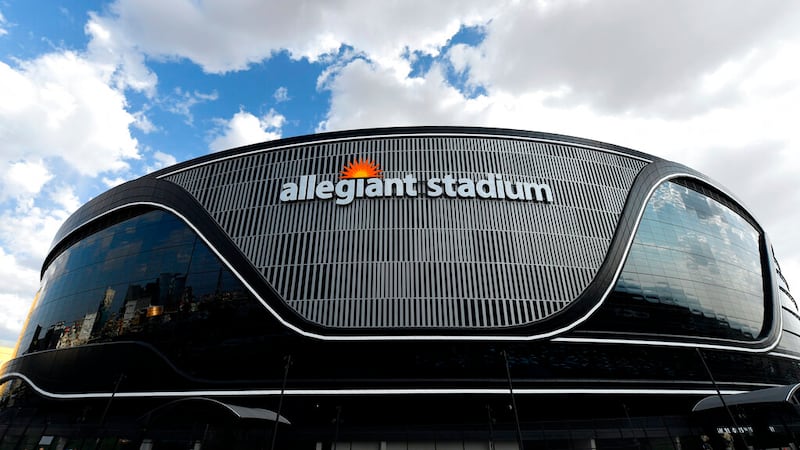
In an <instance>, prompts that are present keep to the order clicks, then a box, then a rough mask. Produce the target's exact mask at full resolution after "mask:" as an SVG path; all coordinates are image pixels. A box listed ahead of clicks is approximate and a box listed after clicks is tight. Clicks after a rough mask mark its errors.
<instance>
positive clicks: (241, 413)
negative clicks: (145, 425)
mask: <svg viewBox="0 0 800 450" xmlns="http://www.w3.org/2000/svg"><path fill="white" fill-rule="evenodd" d="M188 402H201V403H205V404H206V405H209V406H214V407H217V408H222V409H223V410H225V411H228V412H229V413H231V414H232V415H234V416H235V417H236V418H237V419H256V420H266V421H269V422H275V421H276V420H277V421H278V422H280V423H285V424H286V425H291V423H290V422H289V420H288V419H287V418H285V417H283V416H278V414H277V413H275V412H274V411H270V410H268V409H263V408H249V407H247V406H239V405H232V404H230V403H224V402H221V401H219V400H216V399H213V398H207V397H187V398H182V399H179V400H175V401H171V402H169V403H166V404H163V405H161V406H159V407H158V408H155V409H154V410H152V411H150V412H149V413H147V414H145V415H144V416H142V418H141V419H145V420H144V421H145V422H147V421H149V420H150V419H151V418H152V417H153V416H158V415H161V414H163V413H164V412H165V411H167V410H171V409H172V408H174V407H176V406H179V405H183V404H186V403H188Z"/></svg>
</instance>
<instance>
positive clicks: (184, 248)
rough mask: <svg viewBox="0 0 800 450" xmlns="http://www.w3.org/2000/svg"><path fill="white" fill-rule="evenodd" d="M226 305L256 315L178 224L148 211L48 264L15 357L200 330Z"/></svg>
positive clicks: (245, 297)
mask: <svg viewBox="0 0 800 450" xmlns="http://www.w3.org/2000/svg"><path fill="white" fill-rule="evenodd" d="M234 302H239V303H244V304H246V305H248V306H247V308H257V309H259V307H258V305H257V303H256V302H255V301H254V300H253V299H252V297H251V296H250V295H249V294H247V293H246V292H245V290H244V288H243V287H242V285H241V283H240V282H239V281H238V280H237V279H236V278H235V277H234V276H233V274H232V273H231V272H230V271H229V270H228V269H227V268H225V267H224V266H222V264H220V262H219V260H218V259H217V257H216V256H215V255H214V254H213V253H212V252H211V251H210V249H209V248H208V247H207V246H206V245H205V244H204V243H203V242H202V241H201V240H200V239H199V238H198V236H197V235H196V234H195V233H194V232H193V231H192V230H191V229H190V228H189V227H188V226H186V224H184V223H183V222H182V221H180V220H179V219H178V218H176V217H175V216H173V215H171V214H169V213H167V212H164V211H159V210H156V211H150V212H146V213H144V214H142V215H140V216H137V217H134V218H131V219H128V220H125V221H123V222H120V223H117V224H115V225H112V226H110V227H108V228H105V229H103V230H101V231H99V232H97V233H94V234H92V235H90V236H87V237H86V238H84V239H82V240H80V241H78V242H77V243H75V244H74V245H72V246H70V247H69V248H68V249H66V250H65V251H64V252H63V253H61V254H60V255H59V256H58V257H57V258H55V259H54V260H53V261H52V263H51V264H50V265H49V267H48V268H47V270H46V272H45V275H44V277H43V279H42V284H41V289H40V292H39V295H38V300H37V302H36V305H35V306H34V308H33V309H32V311H31V315H30V317H29V320H28V324H27V327H26V329H25V331H24V335H23V337H22V340H21V342H20V351H21V353H29V352H33V351H39V350H46V349H54V348H66V347H73V346H76V345H82V344H87V343H92V342H101V341H108V340H115V339H138V340H148V336H152V335H153V333H154V332H158V331H159V330H161V331H162V332H165V331H167V330H169V329H171V328H174V327H175V326H176V325H178V324H181V323H185V324H188V323H192V324H194V325H197V326H201V327H202V325H201V323H202V322H203V321H205V320H206V319H207V318H208V317H210V316H211V315H212V313H213V312H218V311H219V310H220V308H221V307H225V305H232V304H233V303H234ZM195 328H197V327H195ZM198 329H202V328H198Z"/></svg>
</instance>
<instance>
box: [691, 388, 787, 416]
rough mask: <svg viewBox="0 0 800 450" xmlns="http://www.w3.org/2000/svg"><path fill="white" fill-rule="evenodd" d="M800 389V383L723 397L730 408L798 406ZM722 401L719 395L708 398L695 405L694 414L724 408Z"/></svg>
mask: <svg viewBox="0 0 800 450" xmlns="http://www.w3.org/2000/svg"><path fill="white" fill-rule="evenodd" d="M798 389H800V383H797V384H787V385H786V386H777V387H773V388H767V389H759V390H757V391H750V392H745V393H743V394H729V395H723V396H722V397H724V399H725V404H727V405H728V406H734V405H755V404H765V403H791V404H797V403H798V402H797V400H796V399H795V397H794V395H795V393H796V392H797V390H798ZM722 407H723V404H722V399H721V398H720V396H719V395H711V396H708V397H706V398H704V399H702V400H700V401H699V402H697V404H696V405H694V408H692V412H699V411H707V410H710V409H716V408H722Z"/></svg>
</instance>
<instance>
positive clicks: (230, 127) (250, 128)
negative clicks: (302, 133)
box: [208, 109, 286, 152]
mask: <svg viewBox="0 0 800 450" xmlns="http://www.w3.org/2000/svg"><path fill="white" fill-rule="evenodd" d="M285 121H286V118H285V117H283V116H282V115H281V114H279V113H277V112H276V111H275V110H273V109H270V110H269V112H268V113H267V114H265V115H264V116H262V117H256V116H254V115H253V114H250V113H249V112H246V111H243V110H240V111H239V112H237V113H236V114H234V115H233V117H232V118H231V120H229V121H225V120H222V121H221V122H220V123H221V128H222V130H221V131H220V134H219V135H217V136H216V137H215V138H214V139H213V140H212V141H211V143H210V144H209V146H208V148H209V149H210V150H211V151H212V152H216V151H220V150H225V149H229V148H234V147H240V146H242V145H247V144H255V143H257V142H263V141H271V140H274V139H280V137H281V127H282V126H283V124H284V122H285Z"/></svg>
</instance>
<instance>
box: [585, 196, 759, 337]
mask: <svg viewBox="0 0 800 450" xmlns="http://www.w3.org/2000/svg"><path fill="white" fill-rule="evenodd" d="M759 243H760V234H759V232H758V231H757V230H756V229H755V228H754V227H753V226H752V225H751V224H750V223H748V222H747V221H746V220H745V219H744V218H743V217H742V216H740V215H739V214H737V213H736V212H734V211H733V210H731V209H730V208H729V207H727V206H726V205H724V204H723V203H721V202H719V201H717V200H714V199H712V198H709V197H707V196H706V195H703V194H701V193H699V192H696V191H695V190H692V189H690V188H688V187H685V186H683V185H680V184H677V183H674V182H665V183H663V184H662V185H661V186H659V187H658V189H656V191H655V192H654V194H653V196H652V197H651V198H650V201H649V202H648V204H647V208H646V210H645V213H644V215H643V217H642V221H641V224H640V226H639V229H638V230H637V232H636V236H635V238H634V242H633V245H632V247H631V250H630V254H629V255H628V259H627V261H626V262H625V266H624V268H623V270H622V273H621V274H620V277H619V280H618V282H617V285H616V288H615V290H614V292H613V293H612V294H611V295H610V296H609V298H608V299H607V301H606V303H605V304H604V305H603V307H602V308H601V310H600V311H598V314H597V315H596V317H594V318H593V319H592V320H590V321H589V323H587V326H588V328H589V329H593V330H598V329H599V330H613V331H631V332H642V333H655V334H677V335H688V336H707V337H717V338H726V339H737V340H754V339H756V338H758V336H759V334H760V333H761V331H762V328H763V325H764V287H763V286H764V284H763V279H762V269H761V255H760V250H759V249H760V245H759ZM584 328H587V327H584Z"/></svg>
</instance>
